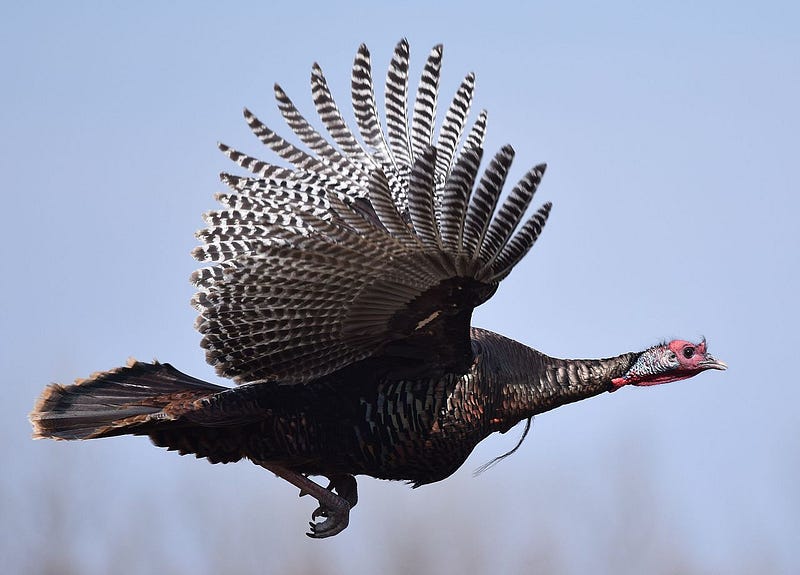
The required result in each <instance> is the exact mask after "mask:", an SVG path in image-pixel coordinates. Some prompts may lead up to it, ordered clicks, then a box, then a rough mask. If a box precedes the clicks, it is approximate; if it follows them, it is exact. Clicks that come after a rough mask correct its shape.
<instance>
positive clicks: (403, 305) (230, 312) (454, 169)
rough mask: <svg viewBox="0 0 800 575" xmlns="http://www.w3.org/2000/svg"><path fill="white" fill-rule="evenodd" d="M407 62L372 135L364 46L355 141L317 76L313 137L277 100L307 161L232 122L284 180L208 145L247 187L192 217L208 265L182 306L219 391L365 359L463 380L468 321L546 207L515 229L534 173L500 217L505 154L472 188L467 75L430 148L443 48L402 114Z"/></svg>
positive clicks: (532, 235)
mask: <svg viewBox="0 0 800 575" xmlns="http://www.w3.org/2000/svg"><path fill="white" fill-rule="evenodd" d="M409 60H410V52H409V47H408V43H407V42H406V41H405V40H402V41H401V42H400V43H398V45H397V47H396V48H395V52H394V55H393V57H392V60H391V64H390V66H389V71H388V74H387V78H386V98H385V99H386V104H385V105H386V107H385V116H384V119H385V123H386V130H385V131H384V127H383V120H382V119H381V117H380V115H379V113H378V104H377V101H376V97H375V89H374V82H373V75H372V64H371V56H370V53H369V51H368V50H367V48H366V46H363V45H362V46H361V47H360V48H359V50H358V52H357V55H356V58H355V61H354V64H353V71H352V79H351V96H352V106H353V112H354V116H355V126H356V128H357V131H358V136H356V134H355V133H354V132H353V131H352V130H351V129H350V127H348V125H347V122H346V121H345V119H344V118H343V116H342V114H341V112H340V110H339V107H338V106H337V105H336V103H335V101H334V99H333V97H332V95H331V91H330V89H329V87H328V84H327V81H326V79H325V77H324V75H323V74H322V70H321V69H320V67H319V66H318V65H317V64H315V65H314V66H313V69H312V73H311V90H312V98H313V101H314V105H315V108H316V112H317V114H318V116H319V118H320V122H321V125H322V126H323V127H324V131H320V130H318V129H317V128H315V127H314V126H313V125H312V122H311V121H309V120H307V119H306V118H305V117H304V116H303V115H302V114H301V113H300V111H299V110H298V109H297V108H296V107H295V105H294V103H293V102H292V100H291V99H290V98H289V97H288V95H287V94H286V93H285V92H284V91H283V89H281V88H280V87H279V86H276V87H275V96H276V99H277V102H278V107H279V109H280V111H281V114H282V115H283V117H284V119H285V120H286V122H287V124H288V126H289V128H290V129H291V131H292V132H293V133H294V134H295V136H296V137H297V138H298V139H299V141H300V143H301V144H302V145H304V146H306V147H307V150H304V149H302V148H300V147H298V146H297V145H295V144H292V143H291V142H289V141H288V140H286V139H284V138H282V137H281V136H279V135H278V134H277V133H276V132H274V131H273V130H271V129H270V128H268V127H267V126H266V125H264V124H263V123H262V122H261V121H260V120H258V118H257V117H256V116H255V115H254V114H253V113H251V112H250V111H249V110H245V119H246V121H247V123H248V125H249V126H250V128H251V129H252V130H253V132H254V134H255V135H256V136H257V137H258V138H259V139H260V140H261V141H262V142H263V143H264V144H265V145H266V146H267V147H269V148H270V149H271V150H272V151H273V152H275V153H276V154H277V155H278V156H279V157H280V158H281V159H282V160H283V161H284V162H286V163H288V164H289V165H291V168H287V167H283V166H278V165H273V164H270V163H268V162H265V161H262V160H259V159H257V158H254V157H252V156H249V155H247V154H244V153H242V152H239V151H237V150H234V149H233V148H230V147H228V146H225V145H220V149H221V150H222V151H223V153H225V154H226V155H227V156H228V157H229V158H230V159H231V160H233V161H234V162H235V163H237V164H238V165H239V166H241V167H242V168H245V169H246V170H248V171H249V172H251V174H252V176H250V177H242V176H234V175H230V174H223V176H222V179H223V182H225V183H226V184H227V185H228V187H229V188H230V190H231V191H230V192H229V193H225V194H219V195H218V196H217V199H218V200H219V202H220V203H221V204H222V209H219V210H215V211H211V212H208V213H207V214H206V215H205V220H206V224H207V227H206V228H205V229H203V230H201V231H200V232H198V238H199V239H200V241H201V245H200V246H198V247H197V248H196V249H195V251H194V256H195V257H196V258H197V259H198V260H201V261H206V262H211V263H212V264H213V265H212V266H211V267H209V268H203V269H201V270H198V271H197V272H195V274H194V275H193V281H194V283H195V285H196V286H197V288H198V290H199V291H198V293H197V294H196V296H195V298H194V300H193V303H194V305H195V306H196V308H197V309H198V311H199V312H200V316H199V318H198V321H197V328H198V329H199V331H200V332H201V333H202V334H203V341H202V345H203V347H204V348H205V349H206V351H207V358H208V360H209V362H210V363H211V364H213V365H214V366H215V367H216V368H217V371H218V372H219V373H220V374H221V375H223V376H225V377H229V378H233V379H235V380H236V381H237V382H239V383H246V382H257V381H278V382H281V383H285V384H303V383H308V382H310V381H312V380H314V379H317V378H319V377H322V376H325V375H328V374H330V373H333V372H334V371H336V370H339V369H342V368H344V367H347V366H348V365H351V364H353V363H356V362H359V361H362V360H366V359H368V358H375V357H386V358H388V359H387V361H390V360H391V358H394V357H396V358H403V357H405V358H408V357H418V356H419V354H427V355H425V359H426V362H425V364H426V366H427V367H426V369H427V370H428V372H429V374H430V375H431V376H433V375H435V374H436V373H441V372H451V373H463V372H464V371H465V370H466V369H467V368H468V366H469V363H470V361H471V357H472V356H471V354H472V352H471V346H470V336H469V323H470V318H471V314H472V310H473V308H474V307H476V306H477V305H480V304H481V303H483V302H484V301H486V300H487V299H488V298H489V297H491V295H492V294H493V293H494V291H495V290H496V288H497V284H498V283H499V281H500V280H501V279H502V278H504V277H505V276H506V275H508V273H509V272H510V271H511V269H512V268H513V267H514V266H515V265H516V264H517V263H518V262H519V260H520V259H521V258H522V257H523V256H524V255H525V253H527V251H528V250H529V249H530V247H531V246H532V245H533V243H534V242H535V241H536V239H537V237H538V235H539V233H540V232H541V229H542V227H543V226H544V223H545V221H546V219H547V216H548V213H549V210H550V204H549V203H547V204H545V205H544V206H542V207H541V208H540V209H539V210H538V211H536V212H535V213H534V214H533V215H532V216H531V217H530V218H529V219H528V220H527V221H526V222H525V223H524V224H522V225H521V227H520V224H521V221H522V218H523V216H524V214H525V212H526V210H527V209H528V206H529V204H530V202H531V199H532V197H533V195H534V193H535V192H536V188H537V186H538V185H539V182H540V181H541V177H542V175H543V173H544V165H540V166H536V167H535V168H533V169H531V170H530V171H529V172H528V173H527V174H525V176H524V177H523V178H522V180H521V181H520V182H519V183H518V184H517V185H516V186H515V187H514V188H513V190H512V191H511V193H510V194H509V196H508V197H507V198H506V199H505V201H504V202H503V203H502V205H501V207H500V208H499V209H497V204H498V202H499V200H500V196H501V192H502V189H503V185H504V183H505V180H506V177H507V174H508V171H509V168H510V165H511V161H512V160H513V156H514V152H513V149H512V148H511V147H510V146H505V147H503V148H502V149H501V150H500V152H499V153H498V154H497V155H495V156H494V158H493V159H492V161H491V162H490V163H489V165H488V166H487V167H486V169H485V170H484V171H483V173H482V174H481V175H480V176H479V175H478V171H479V165H480V162H481V158H482V156H483V137H484V134H485V130H486V113H485V112H481V113H480V114H479V116H478V118H477V119H476V121H475V123H474V124H473V126H472V127H471V129H470V130H469V132H468V133H467V135H466V137H465V136H464V133H465V130H466V125H467V118H468V116H469V112H470V109H471V106H472V98H473V92H474V86H475V78H474V75H473V74H469V75H467V76H466V77H465V79H464V80H463V82H462V83H461V85H460V86H459V88H458V90H457V91H456V94H455V95H454V97H453V99H452V101H451V103H450V105H449V107H448V108H447V110H446V111H445V114H444V119H443V121H442V125H441V129H440V131H439V134H438V137H435V134H434V132H435V124H436V109H437V105H438V101H439V78H440V72H441V62H442V47H441V46H436V47H434V49H433V50H432V51H431V52H430V54H429V56H428V58H427V61H426V63H425V66H424V68H423V70H422V73H421V78H420V81H419V83H418V87H417V91H416V95H415V98H414V103H413V108H412V109H411V112H409V101H408V100H409ZM409 116H410V117H409ZM358 137H360V138H361V139H362V141H363V143H361V142H359V139H358ZM476 180H477V181H478V184H477V186H476V185H475V182H476Z"/></svg>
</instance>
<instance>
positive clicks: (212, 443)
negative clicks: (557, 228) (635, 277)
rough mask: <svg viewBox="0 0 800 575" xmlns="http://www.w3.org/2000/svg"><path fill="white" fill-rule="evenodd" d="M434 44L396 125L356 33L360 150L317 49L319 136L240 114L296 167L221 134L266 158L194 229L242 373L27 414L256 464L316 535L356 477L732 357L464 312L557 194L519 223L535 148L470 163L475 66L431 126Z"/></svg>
mask: <svg viewBox="0 0 800 575" xmlns="http://www.w3.org/2000/svg"><path fill="white" fill-rule="evenodd" d="M441 59H442V47H441V46H437V47H435V48H434V49H433V50H432V51H431V52H430V55H429V56H428V59H427V62H426V64H425V68H424V70H423V72H422V78H421V80H420V82H419V87H418V90H417V95H416V99H415V102H414V106H413V110H412V111H409V108H408V103H407V102H408V90H409V78H408V67H409V47H408V44H407V42H406V41H405V40H403V41H401V42H400V43H399V44H398V45H397V47H396V48H395V51H394V56H393V58H392V61H391V65H390V67H389V72H388V76H387V80H386V111H385V114H386V115H385V120H386V130H385V131H384V129H383V127H382V121H381V119H380V117H379V115H378V111H377V105H376V101H375V96H374V89H373V81H372V72H371V64H370V55H369V52H368V50H367V48H366V46H363V45H362V46H361V47H360V49H359V50H358V53H357V55H356V58H355V63H354V66H353V73H352V100H353V108H354V112H355V119H356V124H357V126H358V131H359V133H360V136H361V138H362V139H363V141H364V142H365V144H366V146H365V145H362V144H361V143H359V140H358V139H357V137H356V135H355V134H354V133H353V132H352V131H351V130H350V129H349V128H348V126H347V125H346V123H345V121H344V119H343V118H342V116H341V114H340V112H339V109H338V107H337V106H336V104H335V102H334V100H333V98H332V96H331V92H330V90H329V88H328V84H327V82H326V80H325V77H324V76H323V74H322V71H321V69H320V68H319V66H318V65H316V64H315V65H314V66H313V69H312V73H311V88H312V95H313V100H314V104H315V106H316V109H317V112H318V114H319V116H320V119H321V122H322V124H323V125H324V126H325V129H326V130H327V132H328V134H327V135H325V136H324V135H322V134H320V133H319V132H318V131H317V130H315V128H314V127H312V125H311V124H310V123H309V122H308V121H307V120H306V119H305V118H304V117H303V116H302V115H301V114H300V112H299V111H298V110H297V109H296V108H295V106H294V105H293V103H292V101H291V100H290V99H289V98H288V96H287V95H286V94H285V93H284V91H283V90H282V89H281V88H280V87H279V86H277V85H276V86H275V94H276V97H277V101H278V106H279V108H280V111H281V113H282V114H283V117H284V118H285V120H286V122H287V123H288V125H289V127H290V128H291V129H292V131H293V132H294V133H295V134H296V136H297V137H298V138H299V139H300V141H301V142H302V143H303V144H304V145H305V146H307V148H308V149H309V150H310V152H307V151H303V150H302V149H300V148H298V147H296V146H295V145H293V144H291V143H289V142H287V141H286V140H284V139H282V138H281V137H280V136H278V135H277V134H275V132H273V131H272V130H270V129H269V128H267V127H266V126H265V125H264V124H262V123H261V122H260V121H259V120H258V119H257V118H256V117H255V116H254V115H253V114H252V113H251V112H250V111H248V110H245V112H244V116H245V119H246V120H247V123H248V124H249V125H250V128H251V129H252V130H253V132H254V133H255V135H256V136H258V138H259V139H260V140H261V141H262V142H263V143H264V144H266V145H267V146H268V147H269V148H270V149H272V150H273V151H274V152H275V153H277V155H278V156H280V157H281V158H282V159H283V160H285V161H286V162H287V163H288V164H290V165H291V166H293V167H292V168H286V167H280V166H278V165H273V164H269V163H266V162H263V161H261V160H257V159H255V158H253V157H250V156H248V155H246V154H243V153H241V152H238V151H236V150H234V149H232V148H229V147H228V146H224V145H220V149H221V150H222V151H223V152H224V153H225V154H226V155H227V156H228V157H229V158H230V159H231V160H233V161H234V162H236V163H237V164H238V165H239V166H241V167H243V168H245V169H247V170H249V171H250V172H251V173H252V174H253V175H252V176H250V177H241V176H234V175H230V174H222V180H223V181H224V182H225V183H226V184H227V185H228V187H229V188H230V192H228V193H224V194H219V195H218V196H217V199H218V200H219V202H220V203H221V204H222V206H223V208H222V209H220V210H217V211H211V212H209V213H207V214H205V220H206V223H207V225H208V227H207V228H206V229H204V230H202V231H200V232H198V237H199V239H200V240H201V242H202V245H200V246H199V247H198V248H196V249H195V251H194V256H195V257H196V258H197V259H198V260H201V261H205V262H212V265H211V266H210V267H205V268H203V269H200V270H198V271H197V272H195V274H194V275H193V277H192V281H193V282H194V284H195V285H196V286H197V288H198V292H197V294H196V296H195V298H194V300H193V304H194V305H195V306H196V308H197V309H198V310H199V312H200V316H199V318H198V321H197V329H198V330H199V331H200V332H201V334H203V339H202V346H203V347H204V348H205V350H206V355H207V359H208V361H209V362H210V363H211V364H213V365H214V366H215V367H216V370H217V372H218V373H219V374H220V375H221V376H223V377H226V378H231V379H233V380H234V381H235V382H236V383H238V384H242V385H240V386H239V387H234V388H225V387H221V386H218V385H214V384H211V383H207V382H205V381H201V380H198V379H195V378H193V377H190V376H188V375H185V374H183V373H181V372H179V371H178V370H176V369H174V368H173V367H172V366H170V365H169V364H161V363H158V362H154V363H142V362H131V363H129V364H128V366H127V367H121V368H118V369H114V370H111V371H106V372H101V373H97V374H95V375H93V376H92V377H90V378H89V379H87V380H79V381H77V382H76V383H75V384H74V385H69V386H61V385H57V384H54V385H50V386H49V387H47V388H46V389H45V390H44V392H43V393H42V395H41V397H40V398H39V400H38V402H37V403H36V406H35V408H34V411H33V413H32V414H31V416H30V419H31V422H32V424H33V428H34V437H36V438H43V437H49V438H54V439H91V438H97V437H109V436H114V435H123V434H134V435H147V436H149V437H150V438H151V439H152V441H153V442H154V443H155V444H156V445H158V446H162V447H167V448H168V449H173V450H177V451H179V452H180V453H181V454H189V453H193V454H195V455H196V456H197V457H204V458H207V459H208V460H209V461H211V462H212V463H229V462H234V461H238V460H240V459H243V458H247V459H250V460H251V461H253V462H254V463H257V464H258V465H261V466H263V467H265V468H267V469H269V470H270V471H272V472H274V473H275V474H276V475H278V476H280V477H282V478H284V479H286V480H287V481H289V482H291V483H292V484H294V485H295V486H297V487H298V488H300V490H301V493H308V494H311V495H313V496H314V497H315V498H316V499H317V500H318V501H319V507H318V508H317V509H316V510H315V511H314V513H313V514H312V522H311V531H310V533H308V534H309V535H310V536H311V537H317V538H319V537H328V536H331V535H335V534H337V533H339V532H340V531H342V530H343V529H344V528H345V527H346V526H347V524H348V521H349V511H350V509H351V508H352V507H353V506H354V505H355V504H356V501H357V491H356V481H355V477H354V476H355V475H359V474H364V475H370V476H372V477H377V478H382V479H393V480H404V481H408V482H410V483H412V484H413V485H414V486H415V487H416V486H419V485H424V484H426V483H431V482H434V481H440V480H442V479H444V478H446V477H448V476H449V475H450V474H452V473H453V472H454V471H455V470H456V469H458V467H459V466H460V465H461V464H462V463H463V462H464V461H465V459H466V458H467V456H468V455H469V454H470V452H471V451H472V449H473V448H474V447H475V446H476V445H477V444H478V443H479V442H480V441H482V440H483V439H484V438H485V437H487V436H488V435H490V434H491V433H493V432H495V431H500V432H505V431H507V430H509V429H510V428H511V427H513V426H514V425H516V424H517V423H518V422H520V421H522V420H525V419H527V420H528V422H529V423H530V418H531V417H533V416H534V415H536V414H539V413H542V412H545V411H548V410H550V409H553V408H555V407H558V406H560V405H563V404H566V403H570V402H573V401H578V400H581V399H585V398H588V397H591V396H594V395H597V394H599V393H602V392H604V391H614V390H616V389H619V388H620V387H622V386H624V385H628V384H632V385H654V384H659V383H666V382H669V381H676V380H680V379H685V378H688V377H692V376H694V375H696V374H698V373H700V372H701V371H703V370H706V369H725V367H726V366H725V364H724V363H722V362H720V361H717V360H716V359H714V358H713V357H712V356H711V355H710V354H709V353H708V351H707V349H706V344H705V341H701V342H700V343H696V344H695V343H690V342H688V341H680V340H675V341H671V342H669V343H663V344H659V345H656V346H654V347H651V348H649V349H647V350H645V351H642V352H637V353H624V354H622V355H620V356H617V357H612V358H608V359H595V360H564V359H556V358H552V357H548V356H546V355H544V354H543V353H540V352H538V351H536V350H533V349H531V348H529V347H526V346H524V345H522V344H520V343H517V342H515V341H512V340H510V339H507V338H505V337H503V336H500V335H497V334H495V333H492V332H490V331H486V330H483V329H478V328H472V327H470V319H471V315H472V310H473V309H474V308H475V307H476V306H478V305H480V304H482V303H483V302H485V301H487V300H488V299H489V298H490V297H491V296H492V295H493V294H494V292H495V290H496V289H497V287H498V284H499V282H500V281H501V280H502V279H503V278H505V277H506V276H507V275H508V274H509V272H510V271H511V270H512V269H513V268H514V266H515V265H516V264H517V263H518V262H519V261H520V260H521V259H522V258H523V256H524V255H525V254H526V253H527V251H528V250H529V249H530V248H531V246H532V245H533V243H534V242H535V241H536V238H537V237H538V235H539V233H540V232H541V230H542V227H543V226H544V224H545V221H546V219H547V216H548V214H549V212H550V204H549V203H546V204H544V205H543V206H542V207H540V208H539V209H538V210H537V211H535V212H533V214H532V215H531V216H530V217H529V218H528V219H527V220H525V221H524V223H522V219H523V215H524V213H525V212H526V210H527V208H528V205H529V204H530V202H531V199H532V197H533V195H534V192H535V191H536V188H537V186H538V185H539V182H540V180H541V178H542V175H543V174H544V170H545V166H544V164H542V165H539V166H535V167H534V168H532V169H531V170H530V171H528V172H527V173H526V174H525V175H524V176H523V177H522V179H521V180H520V181H519V183H517V184H516V186H514V188H513V189H512V190H511V192H510V193H509V195H508V197H507V198H506V199H505V201H504V202H503V203H502V205H501V206H500V207H499V208H498V207H497V204H498V198H499V196H500V194H501V189H502V187H503V184H504V181H505V179H506V175H507V173H508V170H509V166H510V165H511V161H512V159H513V157H514V151H513V149H512V148H511V147H510V146H506V147H503V148H502V149H501V150H500V151H499V152H498V153H497V154H496V155H495V156H494V157H493V158H492V159H491V160H490V161H489V163H488V166H487V167H486V168H485V170H484V171H483V174H482V176H481V177H480V179H478V171H479V170H478V168H479V164H480V163H481V159H482V156H483V148H482V145H483V138H484V131H485V128H486V112H481V113H480V114H479V115H478V117H477V119H476V120H475V122H474V124H473V125H472V127H471V129H470V130H469V131H468V132H467V133H466V136H465V137H464V133H465V125H466V120H467V117H468V115H469V110H470V106H471V103H472V93H473V87H474V76H473V75H472V74H469V75H467V76H466V78H464V80H463V82H462V83H461V85H460V87H459V88H458V90H457V92H456V94H455V97H454V98H453V100H452V103H451V104H450V106H449V107H448V108H447V111H446V113H445V117H444V120H443V123H442V126H441V129H440V131H439V135H438V138H437V139H436V140H434V136H433V133H434V122H435V115H436V107H437V102H438V91H439V90H438V85H439V73H440V66H441ZM409 116H410V118H409ZM328 137H329V138H330V139H332V142H331V140H330V139H329V138H328ZM476 180H477V184H476ZM520 224H521V226H520ZM310 475H322V476H326V477H327V478H328V479H329V480H330V485H329V486H328V487H327V488H323V487H322V486H320V485H318V484H317V483H314V482H313V481H311V480H310V479H308V476H310ZM318 518H323V520H322V521H320V522H317V519H318Z"/></svg>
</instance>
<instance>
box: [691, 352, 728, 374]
mask: <svg viewBox="0 0 800 575" xmlns="http://www.w3.org/2000/svg"><path fill="white" fill-rule="evenodd" d="M697 365H698V366H699V367H701V368H703V369H719V370H721V371H725V370H726V369H728V364H727V363H725V362H724V361H720V360H718V359H715V358H714V356H713V355H711V354H710V353H709V354H706V358H705V359H704V360H703V361H701V362H700V363H698V364H697Z"/></svg>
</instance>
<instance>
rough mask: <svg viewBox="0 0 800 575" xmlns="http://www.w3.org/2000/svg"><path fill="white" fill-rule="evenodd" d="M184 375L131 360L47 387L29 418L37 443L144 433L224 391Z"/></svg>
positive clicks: (223, 388) (158, 366)
mask: <svg viewBox="0 0 800 575" xmlns="http://www.w3.org/2000/svg"><path fill="white" fill-rule="evenodd" d="M225 389H227V388H225V387H222V386H219V385H214V384H212V383H208V382H205V381H202V380H200V379H196V378H194V377H191V376H189V375H186V374H184V373H181V372H180V371H178V370H177V369H175V368H174V367H172V366H171V365H169V364H168V363H158V362H153V363H143V362H140V361H135V360H131V361H130V362H129V363H128V365H127V366H125V367H119V368H116V369H112V370H110V371H104V372H100V373H96V374H94V375H92V376H91V377H89V378H88V379H83V380H78V381H76V382H75V384H73V385H66V386H65V385H60V384H52V385H50V386H48V387H47V388H46V389H45V390H44V391H43V392H42V395H41V396H40V397H39V399H38V400H37V401H36V405H35V406H34V408H33V411H32V412H31V414H30V416H29V418H30V421H31V424H32V425H33V437H34V439H42V438H51V439H93V438H97V437H108V436H112V435H123V434H127V433H136V432H137V430H139V431H140V432H142V433H146V432H147V431H145V430H143V429H142V427H143V426H144V425H145V424H147V423H151V422H156V421H160V420H174V419H176V418H177V417H179V416H180V415H181V414H182V413H185V412H186V411H187V408H189V407H190V406H191V404H193V403H194V402H196V401H197V400H199V399H202V398H204V397H207V396H209V395H211V394H214V393H218V392H220V391H224V390H225Z"/></svg>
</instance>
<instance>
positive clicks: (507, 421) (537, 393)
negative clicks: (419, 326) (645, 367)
mask: <svg viewBox="0 0 800 575" xmlns="http://www.w3.org/2000/svg"><path fill="white" fill-rule="evenodd" d="M472 340H473V342H474V344H475V346H476V348H477V349H476V350H475V351H476V352H477V354H479V355H480V356H481V360H480V361H481V362H483V366H481V367H482V369H483V370H485V371H484V373H486V375H487V379H489V380H490V381H492V380H493V381H495V382H496V384H497V388H496V389H495V393H496V394H497V398H498V400H497V403H496V409H495V415H494V418H493V423H495V424H496V425H497V427H498V430H499V431H504V430H505V429H510V428H511V427H513V426H514V425H516V424H517V423H518V422H519V421H521V420H522V419H527V418H528V417H531V416H533V415H536V414H539V413H544V412H545V411H549V410H551V409H554V408H556V407H559V406H561V405H565V404H567V403H572V402H574V401H580V400H582V399H586V398H588V397H592V396H594V395H598V394H600V393H602V392H604V391H610V390H611V389H612V387H611V379H613V378H615V377H619V376H621V375H622V374H624V373H625V372H626V371H627V370H628V369H629V368H630V367H631V366H632V365H633V363H634V362H635V361H636V358H637V357H638V356H639V354H638V353H624V354H622V355H618V356H616V357H609V358H605V359H559V358H555V357H550V356H548V355H545V354H543V353H541V352H539V351H536V350H535V349H531V348H530V347H528V346H526V345H523V344H521V343H518V342H516V341H514V340H511V339H508V338H505V337H503V336H501V335H498V334H496V333H493V332H490V331H486V330H482V329H475V328H473V329H472ZM477 354H476V355H477Z"/></svg>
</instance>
